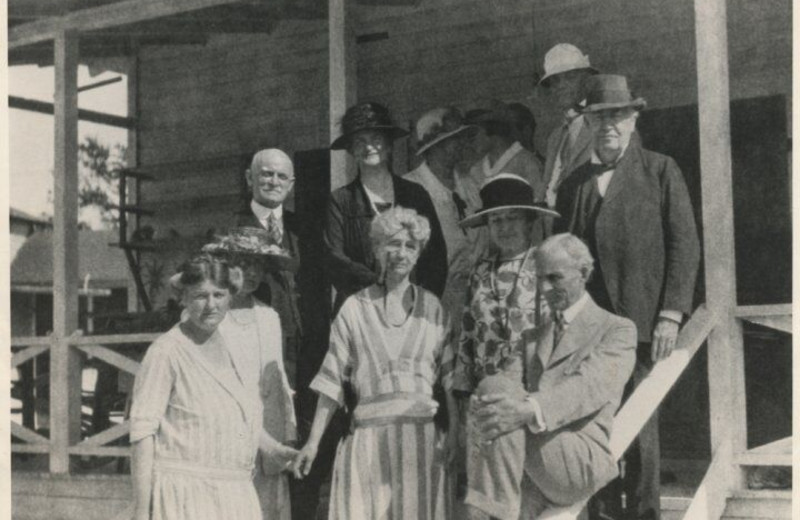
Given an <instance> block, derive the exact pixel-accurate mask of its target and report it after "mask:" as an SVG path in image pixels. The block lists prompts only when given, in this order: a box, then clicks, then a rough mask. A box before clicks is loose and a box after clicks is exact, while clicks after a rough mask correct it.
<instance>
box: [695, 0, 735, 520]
mask: <svg viewBox="0 0 800 520" xmlns="http://www.w3.org/2000/svg"><path fill="white" fill-rule="evenodd" d="M694 13H695V42H696V47H697V49H696V50H697V59H696V64H697V104H698V111H699V136H700V181H701V190H702V197H701V199H702V218H703V229H705V232H704V233H703V250H704V253H705V262H704V265H705V290H706V291H705V292H706V304H707V305H708V308H709V310H710V311H711V312H713V313H714V314H716V315H717V316H718V318H719V322H718V326H717V327H716V328H715V329H714V330H713V331H712V332H711V334H710V335H709V337H708V392H709V407H710V410H709V415H710V423H711V424H710V427H711V428H710V429H711V450H712V453H714V454H715V457H718V458H719V460H718V463H719V464H722V465H728V469H727V470H726V471H723V472H722V474H723V475H725V476H726V477H727V476H730V478H731V480H730V481H729V484H730V487H733V488H735V487H739V486H740V485H741V484H742V474H741V472H738V475H735V473H737V471H735V470H734V467H733V466H732V464H733V458H732V454H733V453H734V452H742V451H744V450H745V449H746V443H747V442H746V439H747V422H746V419H745V394H744V389H745V384H744V347H743V343H742V328H741V323H740V322H739V321H738V320H736V319H735V316H734V311H735V308H736V260H735V250H734V228H733V219H734V215H733V180H732V177H733V176H732V159H731V131H730V86H729V74H728V67H729V63H728V27H727V19H728V17H727V11H726V3H725V0H694ZM728 440H730V442H727V441H728ZM726 450H727V451H726ZM708 518H711V517H708Z"/></svg>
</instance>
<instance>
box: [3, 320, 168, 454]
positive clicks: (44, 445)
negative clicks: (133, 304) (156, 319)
mask: <svg viewBox="0 0 800 520" xmlns="http://www.w3.org/2000/svg"><path fill="white" fill-rule="evenodd" d="M160 335H161V333H146V334H118V335H106V336H83V335H82V334H80V333H78V334H73V335H72V336H70V337H69V338H67V340H66V343H67V345H68V348H70V349H73V348H74V349H77V350H79V351H82V352H84V353H86V354H88V355H89V356H91V357H93V358H96V359H99V360H101V361H103V362H105V363H107V364H109V365H111V366H113V367H115V368H116V369H117V370H120V371H122V372H126V373H128V374H132V375H136V372H137V371H138V369H139V363H138V362H137V361H135V360H133V359H131V358H130V357H128V356H125V355H123V354H120V353H119V352H116V351H115V350H112V349H110V348H109V346H112V345H113V346H114V348H115V349H121V348H125V347H126V346H129V347H134V346H138V345H142V344H149V343H152V342H153V341H154V340H155V339H156V338H157V337H158V336H160ZM56 344H58V343H55V342H54V338H53V337H51V336H47V337H19V338H12V340H11V348H12V350H15V351H16V352H14V354H13V355H12V357H11V369H12V370H13V369H15V368H16V367H18V366H19V365H21V364H22V363H25V362H27V361H30V360H31V359H33V358H34V357H36V356H39V355H42V354H44V353H46V352H48V351H49V350H50V349H51V348H53V345H56ZM49 377H50V395H51V399H50V413H49V415H50V417H49V426H50V431H51V432H52V431H53V430H55V429H57V428H58V427H61V429H62V430H65V429H67V428H64V425H63V424H57V423H59V422H60V421H64V422H66V421H70V420H71V419H70V416H69V414H67V413H65V411H64V410H62V409H61V408H60V407H59V405H58V402H59V401H58V400H56V399H53V398H52V396H53V395H56V394H59V393H61V394H63V395H75V389H72V388H69V381H70V380H72V381H76V379H70V378H65V377H58V374H57V373H56V371H55V370H51V372H50V376H49ZM79 380H80V378H78V379H77V381H79ZM62 383H63V384H62ZM78 395H79V394H78ZM129 430H130V424H129V422H128V421H127V420H123V422H122V423H120V424H116V425H113V426H111V427H110V428H108V429H106V430H103V431H101V432H95V433H94V434H93V435H91V436H90V437H87V438H85V439H75V441H74V442H54V440H53V439H50V438H47V437H45V436H43V435H41V434H40V433H37V432H35V431H33V430H31V429H30V428H26V427H25V426H23V425H21V424H18V423H16V422H13V421H12V422H11V435H12V437H15V438H16V439H18V440H20V441H23V442H21V443H19V442H18V443H12V444H11V451H12V452H13V453H47V454H50V456H51V460H52V459H58V460H63V459H64V458H68V457H69V456H70V455H82V456H85V455H92V456H111V457H127V456H129V455H130V450H129V448H127V447H124V446H106V445H107V444H109V443H111V442H113V441H116V440H117V439H119V438H120V437H124V436H125V435H127V434H128V432H129ZM51 469H52V464H51Z"/></svg>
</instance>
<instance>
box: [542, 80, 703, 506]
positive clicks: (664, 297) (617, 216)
mask: <svg viewBox="0 0 800 520" xmlns="http://www.w3.org/2000/svg"><path fill="white" fill-rule="evenodd" d="M645 105H646V103H645V101H644V100H643V99H642V98H637V97H636V96H634V94H633V93H632V92H631V91H630V89H629V88H628V83H627V80H626V78H625V77H624V76H617V75H597V76H593V77H592V78H590V80H589V81H588V83H587V98H586V107H585V108H584V109H583V112H584V117H585V118H586V120H587V122H588V123H589V126H590V128H591V130H592V135H593V143H594V144H593V147H592V156H591V158H590V160H589V161H587V162H585V163H584V164H583V165H582V166H580V167H579V168H578V169H576V170H575V171H574V172H572V174H571V175H570V176H569V177H568V178H567V179H566V180H565V181H564V182H562V183H561V185H560V186H559V189H558V198H557V204H556V208H557V210H558V212H559V213H560V214H561V216H562V218H561V219H560V220H558V221H557V222H556V223H555V224H554V229H555V230H556V231H557V232H558V231H569V232H571V233H573V234H575V235H577V236H578V237H580V238H581V239H583V240H584V241H585V242H586V243H587V244H588V246H589V249H590V251H591V252H592V255H593V256H594V257H595V258H596V259H597V264H596V269H595V277H594V278H593V279H592V280H591V281H590V282H589V285H588V291H589V294H591V295H592V298H594V300H595V301H596V302H597V303H598V305H600V306H601V307H603V308H604V309H606V310H608V311H611V312H614V313H616V314H619V315H621V316H625V317H627V318H630V319H632V320H633V321H634V323H636V328H637V330H638V333H639V337H638V343H639V345H638V348H637V365H636V370H635V371H634V377H633V381H632V385H631V389H632V387H633V386H635V385H637V384H638V383H639V381H641V380H642V379H644V377H646V376H647V374H648V373H649V371H650V369H651V368H652V366H653V364H654V363H655V362H656V361H658V360H661V359H664V358H666V357H668V356H669V355H670V353H671V352H672V349H673V348H674V346H675V342H676V338H677V336H678V330H679V328H680V325H681V323H682V321H683V319H684V317H685V316H687V315H688V314H690V313H691V311H692V299H693V296H694V288H695V279H696V276H697V269H698V266H699V259H700V245H699V240H698V237H697V228H696V223H695V219H694V213H693V210H692V204H691V200H690V198H689V192H688V190H687V188H686V183H685V181H684V179H683V175H682V174H681V171H680V169H679V168H678V166H677V164H676V163H675V161H674V160H673V159H672V158H670V157H667V156H665V155H661V154H658V153H655V152H651V151H649V150H645V149H644V148H642V145H641V143H640V140H639V137H638V134H636V133H635V128H636V120H637V118H638V115H639V111H640V110H641V109H643V108H644V107H645ZM626 470H627V471H626V476H625V483H624V485H625V494H626V509H627V515H626V516H625V518H637V519H640V518H643V519H658V518H659V503H660V496H659V494H660V491H659V446H658V416H657V414H654V415H653V416H652V417H651V419H650V421H649V422H648V423H647V425H646V426H645V427H644V428H643V429H642V431H641V432H640V434H639V439H638V443H636V444H634V445H633V446H632V447H631V450H629V452H628V454H627V455H626ZM620 492H621V491H615V492H614V493H615V494H616V495H617V496H619V494H620ZM609 493H610V492H609ZM609 498H610V497H609ZM606 502H607V503H608V507H607V508H606V509H607V511H608V513H607V514H609V515H610V516H612V517H614V516H619V515H621V514H622V513H621V511H620V510H621V501H620V500H619V499H615V500H613V501H609V500H606Z"/></svg>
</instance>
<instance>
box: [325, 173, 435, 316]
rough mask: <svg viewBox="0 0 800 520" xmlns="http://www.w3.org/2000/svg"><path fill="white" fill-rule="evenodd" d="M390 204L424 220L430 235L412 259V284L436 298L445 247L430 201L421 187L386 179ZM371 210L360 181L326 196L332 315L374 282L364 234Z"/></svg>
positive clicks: (375, 263) (374, 264) (372, 258)
mask: <svg viewBox="0 0 800 520" xmlns="http://www.w3.org/2000/svg"><path fill="white" fill-rule="evenodd" d="M392 183H393V185H394V197H395V204H396V205H398V206H403V207H405V208H411V209H414V210H416V211H417V213H419V214H420V215H423V216H425V217H427V218H428V220H429V221H430V225H431V237H430V240H429V241H428V244H427V245H426V246H425V249H424V250H423V251H422V254H421V255H420V257H419V260H418V261H417V266H416V269H415V270H414V272H413V273H412V281H414V282H415V283H416V284H418V285H420V286H421V287H423V288H425V289H428V290H429V291H431V292H432V293H434V294H435V295H436V296H437V297H441V296H442V292H443V291H444V285H445V282H446V281H447V249H446V246H445V242H444V236H443V235H442V229H441V227H440V226H439V219H438V218H437V217H436V210H435V209H434V207H433V203H432V202H431V198H430V196H429V195H428V193H427V192H426V191H425V189H424V188H423V187H421V186H420V185H419V184H416V183H414V182H411V181H407V180H405V179H402V178H400V177H398V176H396V175H392ZM374 216H375V211H374V210H373V209H372V205H371V204H370V202H369V199H368V198H367V193H366V192H365V191H364V186H363V185H362V184H361V180H360V179H358V178H357V179H356V180H354V181H353V182H351V183H350V184H348V185H346V186H342V187H341V188H339V189H337V190H335V191H334V192H333V193H331V199H330V201H329V203H328V215H327V221H326V223H325V235H324V238H325V249H326V255H325V256H326V257H325V263H326V267H327V275H328V278H329V280H330V281H331V283H332V284H333V286H334V287H335V288H336V302H335V304H334V311H337V310H338V309H339V307H340V306H341V304H342V303H343V302H344V300H345V299H346V298H347V297H348V296H350V295H351V294H353V293H355V292H357V291H359V290H361V289H363V288H364V287H367V286H369V285H372V284H374V283H376V282H377V281H378V275H379V274H380V264H379V263H378V261H377V259H376V258H375V255H374V254H373V253H372V245H371V243H370V238H369V231H370V224H371V222H372V219H373V217H374Z"/></svg>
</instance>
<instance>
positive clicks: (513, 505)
mask: <svg viewBox="0 0 800 520" xmlns="http://www.w3.org/2000/svg"><path fill="white" fill-rule="evenodd" d="M480 195H481V200H482V202H483V209H482V210H481V211H478V212H476V213H475V214H474V215H472V216H470V217H468V218H466V219H464V220H463V221H462V222H461V225H462V226H465V227H476V226H484V225H485V226H487V227H488V230H489V238H490V240H491V242H492V245H493V247H492V249H490V250H489V251H488V252H487V253H488V254H486V255H485V256H484V257H483V258H482V259H481V260H479V261H478V262H477V264H476V266H475V269H474V271H473V273H472V275H471V277H470V285H469V288H468V294H467V298H468V299H467V302H466V303H467V305H466V308H465V310H464V316H463V322H462V331H461V339H460V345H459V349H458V356H457V358H456V362H455V370H454V375H453V384H452V389H453V391H454V393H455V394H457V395H460V396H473V406H471V407H470V409H469V411H468V412H467V416H468V417H467V421H466V422H467V442H466V445H467V446H466V448H467V494H466V497H465V500H464V501H465V503H466V504H467V505H468V506H469V507H468V510H469V516H470V518H473V519H484V518H485V519H488V518H489V517H491V518H500V519H503V520H505V519H513V520H516V518H517V517H518V516H519V509H520V494H519V491H520V484H521V482H522V471H523V463H524V460H525V432H524V431H523V430H517V431H515V432H513V433H511V434H509V435H505V436H503V437H500V438H498V439H496V440H495V442H494V443H493V444H492V445H484V444H483V443H482V442H481V439H480V435H479V434H478V432H477V431H476V430H475V429H474V427H472V424H473V421H474V414H475V413H476V412H477V408H478V407H477V406H474V405H475V404H476V403H475V400H476V398H479V397H481V396H483V395H488V394H493V393H497V392H508V393H511V394H512V395H519V396H521V397H522V396H524V395H525V389H524V386H523V372H524V371H523V368H524V366H525V346H526V344H527V343H528V340H527V338H528V337H529V335H530V334H531V333H532V332H533V330H534V328H535V327H536V326H537V325H538V323H539V320H540V317H541V314H542V312H543V309H541V308H540V306H539V299H538V298H537V291H536V270H535V267H534V259H533V253H534V251H535V250H536V247H535V244H533V243H532V238H533V230H534V223H535V222H536V219H537V218H538V217H541V216H542V215H548V216H556V215H557V213H555V212H553V211H551V210H548V209H545V208H543V207H540V206H537V205H535V204H534V203H533V189H532V188H531V186H530V184H528V182H527V181H526V180H525V179H523V178H522V177H520V176H518V175H515V174H508V173H501V174H499V175H497V176H495V177H493V178H492V179H491V180H490V181H489V182H487V183H486V184H485V185H484V186H483V188H482V189H481V192H480ZM459 401H460V399H459ZM453 422H454V423H456V422H457V421H453Z"/></svg>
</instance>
